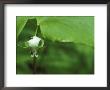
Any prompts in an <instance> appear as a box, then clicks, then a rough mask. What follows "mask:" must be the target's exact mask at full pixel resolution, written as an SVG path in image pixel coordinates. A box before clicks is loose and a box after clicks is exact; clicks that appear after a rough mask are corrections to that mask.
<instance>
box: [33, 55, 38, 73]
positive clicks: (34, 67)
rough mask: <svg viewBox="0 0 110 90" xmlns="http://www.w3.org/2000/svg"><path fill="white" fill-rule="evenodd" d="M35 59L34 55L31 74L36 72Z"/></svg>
mask: <svg viewBox="0 0 110 90" xmlns="http://www.w3.org/2000/svg"><path fill="white" fill-rule="evenodd" d="M36 60H37V58H36V57H35V55H34V57H33V74H36V69H37V65H36Z"/></svg>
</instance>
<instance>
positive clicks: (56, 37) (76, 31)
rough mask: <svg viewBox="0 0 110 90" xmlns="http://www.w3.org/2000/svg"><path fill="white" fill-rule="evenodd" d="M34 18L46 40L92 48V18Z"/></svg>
mask: <svg viewBox="0 0 110 90" xmlns="http://www.w3.org/2000/svg"><path fill="white" fill-rule="evenodd" d="M36 18H37V20H38V23H39V24H40V27H41V32H42V34H43V35H44V37H46V38H48V39H51V40H53V41H60V42H75V43H83V44H86V45H89V46H94V17H93V16H46V17H41V16H40V17H36Z"/></svg>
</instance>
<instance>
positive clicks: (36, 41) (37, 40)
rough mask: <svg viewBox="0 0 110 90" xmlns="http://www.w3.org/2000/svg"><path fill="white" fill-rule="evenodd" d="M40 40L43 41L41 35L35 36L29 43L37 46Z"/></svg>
mask: <svg viewBox="0 0 110 90" xmlns="http://www.w3.org/2000/svg"><path fill="white" fill-rule="evenodd" d="M40 41H41V38H39V37H37V36H33V37H32V39H30V40H29V41H28V45H29V46H30V47H33V48H35V47H38V45H39V42H40Z"/></svg>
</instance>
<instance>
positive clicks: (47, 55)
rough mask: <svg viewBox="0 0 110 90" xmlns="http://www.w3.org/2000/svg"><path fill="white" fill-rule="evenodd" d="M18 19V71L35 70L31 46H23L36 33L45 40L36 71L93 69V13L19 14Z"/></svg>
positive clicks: (18, 72)
mask: <svg viewBox="0 0 110 90" xmlns="http://www.w3.org/2000/svg"><path fill="white" fill-rule="evenodd" d="M16 19H17V20H16V23H17V28H16V30H17V31H16V32H17V33H16V35H17V37H16V39H17V44H16V47H17V48H16V49H17V60H16V61H17V62H16V66H17V67H16V68H17V74H32V72H33V63H32V57H31V54H30V48H23V46H25V42H26V41H28V40H29V39H30V38H31V37H32V36H34V35H37V36H38V37H41V38H43V39H44V42H45V43H44V47H43V48H41V49H40V50H39V51H38V52H39V58H38V60H36V65H37V67H36V68H37V70H36V72H37V73H41V74H91V73H92V74H93V73H94V17H93V16H33V17H30V16H17V18H16ZM36 32H37V33H36Z"/></svg>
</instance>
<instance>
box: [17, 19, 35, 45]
mask: <svg viewBox="0 0 110 90" xmlns="http://www.w3.org/2000/svg"><path fill="white" fill-rule="evenodd" d="M36 29H37V20H36V19H34V18H33V19H28V21H27V23H26V24H25V26H24V28H23V29H22V31H21V32H20V34H19V36H18V38H17V42H19V43H23V42H26V41H28V40H29V39H31V37H33V36H34V35H35V33H36Z"/></svg>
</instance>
